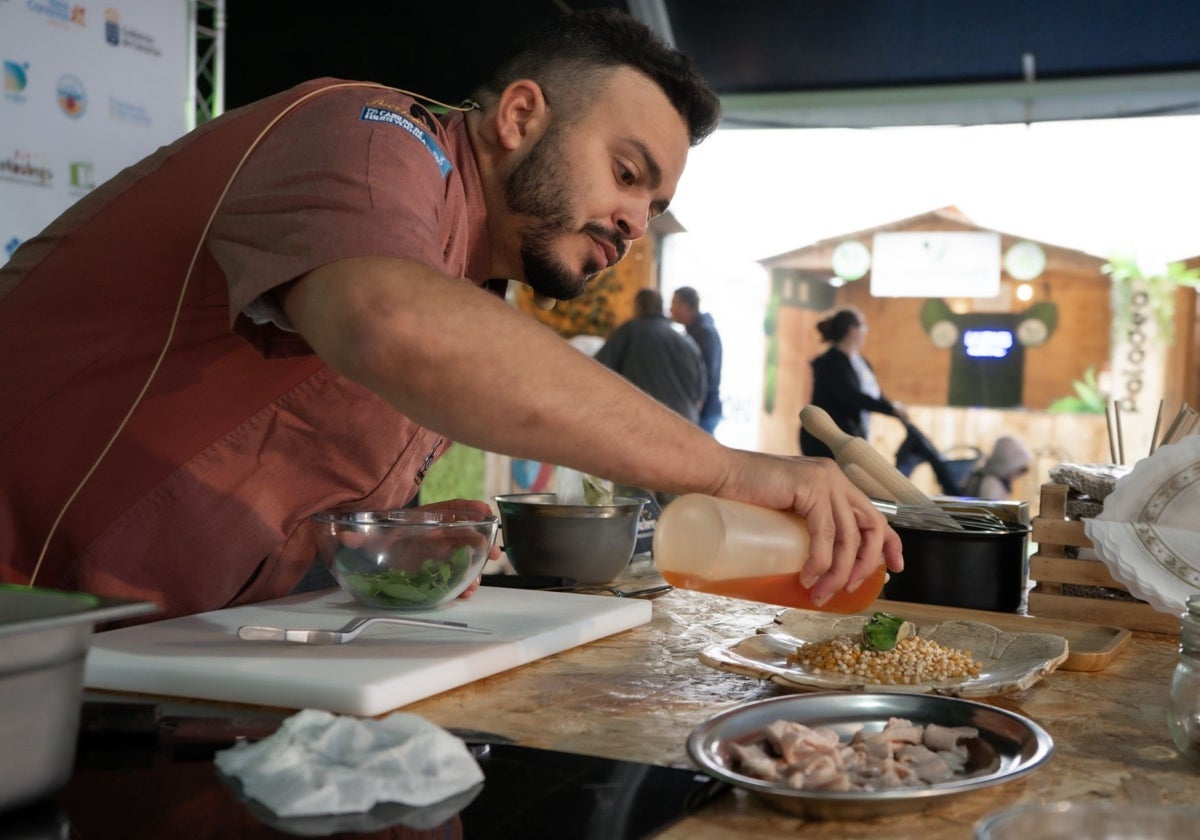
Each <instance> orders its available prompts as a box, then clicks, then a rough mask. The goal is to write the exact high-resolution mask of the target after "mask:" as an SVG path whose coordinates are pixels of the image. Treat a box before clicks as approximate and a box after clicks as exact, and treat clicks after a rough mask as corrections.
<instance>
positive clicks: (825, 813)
mask: <svg viewBox="0 0 1200 840" xmlns="http://www.w3.org/2000/svg"><path fill="white" fill-rule="evenodd" d="M892 717H901V718H907V719H908V720H910V721H912V722H913V723H917V724H922V725H927V724H930V723H937V724H940V725H942V726H974V727H975V728H976V729H978V730H979V737H980V738H982V739H984V740H985V741H986V742H987V743H988V744H989V745H990V746H991V747H992V749H993V750H994V751H995V754H996V761H995V762H994V763H993V765H992V766H991V767H989V768H987V769H986V770H983V771H981V772H979V773H978V775H973V776H967V777H964V778H960V779H954V780H952V781H948V782H941V783H938V784H933V785H928V786H923V787H913V788H900V789H895V790H882V791H847V792H842V791H810V790H794V789H792V788H788V787H784V786H782V785H778V784H774V783H772V782H766V781H763V780H761V779H755V778H753V777H751V776H744V775H742V774H740V773H735V772H734V771H733V770H732V769H731V768H730V762H729V744H730V743H731V742H735V741H736V742H744V741H749V740H753V739H754V738H755V737H756V736H757V735H758V734H759V733H760V732H761V731H762V730H763V729H764V728H765V727H766V726H767V725H768V724H770V723H772V722H774V721H776V720H789V721H796V722H798V723H803V724H804V725H805V726H813V727H816V726H827V727H829V728H831V729H833V730H835V731H836V732H837V733H838V734H839V735H840V736H841V737H842V739H843V740H846V739H848V738H849V737H850V736H851V735H853V734H854V733H855V732H856V731H858V730H859V729H869V730H879V729H883V727H884V725H885V724H886V723H887V721H888V719H889V718H892ZM687 749H688V754H689V755H691V757H692V760H693V761H694V762H695V763H696V764H697V766H699V767H700V769H701V770H703V771H704V772H705V773H707V774H709V775H710V776H713V777H715V778H717V779H721V780H722V781H725V782H728V783H729V784H732V785H736V786H737V787H740V788H744V789H746V790H749V791H751V792H753V793H755V794H758V795H759V796H761V797H763V798H764V799H766V800H767V801H769V802H770V803H771V804H773V805H775V806H777V807H779V808H781V809H783V810H785V811H788V812H790V813H793V814H799V815H801V816H804V817H809V818H817V819H865V818H869V817H875V816H880V815H884V814H895V813H901V812H905V811H921V810H925V809H926V808H930V807H933V806H935V805H937V804H939V803H940V802H942V801H943V800H945V799H947V798H949V797H954V796H961V795H964V794H969V793H972V792H975V791H979V790H982V789H985V788H989V787H992V786H994V785H999V784H1003V783H1005V782H1010V781H1012V780H1014V779H1018V778H1020V777H1021V776H1024V775H1026V774H1028V773H1031V772H1033V771H1034V770H1036V769H1037V768H1038V767H1040V766H1041V765H1042V764H1043V763H1045V762H1046V761H1047V760H1048V759H1049V758H1050V756H1051V754H1052V753H1053V751H1054V741H1053V740H1052V739H1051V737H1050V735H1049V733H1047V732H1046V730H1044V729H1042V727H1040V726H1038V725H1037V724H1036V723H1034V722H1033V721H1031V720H1029V719H1028V718H1025V717H1022V716H1021V715H1018V714H1015V713H1013V712H1008V711H1005V710H1003V709H998V708H996V707H994V706H989V705H987V704H985V703H977V702H974V701H971V700H962V699H960V698H957V697H939V696H936V695H924V694H891V693H879V694H846V693H821V694H807V695H803V696H792V697H773V698H770V699H768V700H760V701H757V702H754V703H748V704H746V705H744V706H739V707H738V708H736V709H731V710H729V711H727V712H722V713H720V714H718V715H714V716H713V717H711V718H709V719H708V720H706V721H705V722H704V723H702V724H700V725H699V726H697V727H696V728H695V729H693V730H692V733H691V734H690V735H689V736H688V741H687Z"/></svg>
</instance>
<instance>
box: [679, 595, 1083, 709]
mask: <svg viewBox="0 0 1200 840" xmlns="http://www.w3.org/2000/svg"><path fill="white" fill-rule="evenodd" d="M866 622H867V616H863V615H830V614H828V613H820V612H813V611H810V610H786V611H784V612H782V613H780V614H779V616H778V617H777V618H776V619H775V623H774V624H770V625H768V626H766V627H761V628H759V631H758V633H757V634H755V635H754V636H751V637H749V638H747V639H739V640H735V641H732V642H724V643H722V644H717V645H712V646H710V647H708V648H705V649H704V650H703V651H701V652H700V661H701V662H704V663H705V664H706V665H710V666H712V667H713V668H717V669H719V670H722V671H731V672H733V673H735V674H745V675H747V676H751V677H758V678H759V679H764V680H771V681H772V682H775V683H777V684H778V685H780V686H782V687H784V688H787V689H791V690H793V691H887V692H904V693H909V694H944V695H949V696H955V697H989V696H994V695H998V694H1009V693H1011V692H1014V691H1023V690H1025V689H1026V688H1028V687H1029V686H1031V685H1033V684H1034V683H1036V682H1037V681H1038V680H1040V679H1041V678H1042V677H1044V676H1046V674H1049V673H1050V672H1052V671H1054V670H1055V669H1056V668H1057V667H1058V666H1059V665H1061V664H1062V663H1063V662H1064V661H1066V658H1067V653H1068V649H1067V640H1066V639H1064V638H1063V637H1062V636H1055V635H1052V634H1050V633H1011V632H1008V631H1005V630H1000V629H999V628H996V627H993V626H991V625H990V624H983V623H980V622H976V621H942V622H938V623H936V624H921V623H919V622H918V623H916V627H917V634H918V635H920V636H924V637H925V638H927V639H932V640H933V641H935V642H937V643H939V644H941V645H945V646H946V647H952V648H957V649H959V650H969V651H971V655H972V657H973V658H974V659H975V660H976V661H978V662H980V663H981V664H982V665H983V670H982V671H981V672H980V674H979V675H978V676H975V677H963V678H958V679H952V680H936V681H930V682H925V683H919V684H914V685H874V684H871V683H869V682H867V681H865V680H864V679H863V678H862V677H855V676H851V675H848V674H833V673H829V672H821V673H815V672H813V671H810V670H808V669H806V668H804V667H802V666H800V665H795V664H791V663H789V662H788V661H787V657H788V654H791V653H794V652H795V650H796V648H797V647H798V646H799V645H801V644H805V643H809V642H819V641H822V640H824V639H830V638H833V637H835V636H847V635H857V634H859V633H861V632H862V628H863V625H864V624H866Z"/></svg>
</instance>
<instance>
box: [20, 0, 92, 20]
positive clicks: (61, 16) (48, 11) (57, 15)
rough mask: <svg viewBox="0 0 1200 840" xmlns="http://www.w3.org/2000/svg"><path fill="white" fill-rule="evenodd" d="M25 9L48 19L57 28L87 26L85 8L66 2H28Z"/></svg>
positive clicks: (55, 0)
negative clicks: (57, 26)
mask: <svg viewBox="0 0 1200 840" xmlns="http://www.w3.org/2000/svg"><path fill="white" fill-rule="evenodd" d="M26 5H27V7H28V8H29V11H31V12H33V13H34V14H35V15H42V16H43V17H46V18H49V19H50V22H51V23H54V24H57V25H59V26H63V25H74V26H87V7H86V6H81V5H80V4H78V3H68V2H66V0H28V2H27V4H26Z"/></svg>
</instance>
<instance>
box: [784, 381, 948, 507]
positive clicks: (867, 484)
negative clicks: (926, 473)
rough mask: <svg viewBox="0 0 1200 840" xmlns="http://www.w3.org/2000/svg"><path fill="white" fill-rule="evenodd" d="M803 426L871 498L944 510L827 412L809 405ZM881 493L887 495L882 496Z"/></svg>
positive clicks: (802, 420)
mask: <svg viewBox="0 0 1200 840" xmlns="http://www.w3.org/2000/svg"><path fill="white" fill-rule="evenodd" d="M800 424H801V425H802V426H803V427H804V428H805V429H806V430H807V431H808V433H809V434H810V435H812V436H813V437H815V438H816V439H817V440H819V441H821V442H822V443H824V444H825V445H826V446H828V447H829V448H830V450H832V452H833V459H834V460H835V461H837V463H838V466H840V467H841V468H842V472H844V473H845V474H846V478H848V479H850V481H851V482H853V484H854V486H855V487H857V488H858V489H859V490H861V491H863V492H864V493H866V494H867V495H868V496H873V497H874V498H877V499H878V498H883V499H885V500H886V501H890V502H898V503H900V504H902V505H920V506H922V507H930V508H934V509H935V510H941V508H939V507H938V506H937V505H936V504H934V502H933V500H932V499H930V498H929V497H928V496H926V495H925V494H924V493H922V492H921V488H919V487H917V486H916V485H915V484H913V483H912V482H911V481H909V480H908V479H907V478H905V477H904V475H902V474H901V473H900V471H899V470H897V469H896V468H895V467H893V466H892V465H891V464H889V463H888V462H887V459H885V458H884V457H883V456H882V455H880V454H879V453H878V452H876V451H875V450H874V449H873V448H872V447H871V444H869V443H867V442H866V441H865V440H863V439H862V438H860V437H855V436H854V435H848V434H846V433H845V432H843V431H842V430H841V429H839V428H838V425H837V424H836V423H834V422H833V418H832V417H830V416H829V414H828V413H826V411H825V409H823V408H817V406H815V405H806V406H805V407H804V408H803V409H801V410H800ZM881 492H882V493H885V494H886V495H885V496H880V495H879V493H881Z"/></svg>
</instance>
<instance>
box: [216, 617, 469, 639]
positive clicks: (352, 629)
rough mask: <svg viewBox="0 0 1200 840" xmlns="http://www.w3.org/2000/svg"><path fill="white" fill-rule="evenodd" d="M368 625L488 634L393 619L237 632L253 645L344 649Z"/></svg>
mask: <svg viewBox="0 0 1200 840" xmlns="http://www.w3.org/2000/svg"><path fill="white" fill-rule="evenodd" d="M372 624H402V625H405V626H409V627H427V628H433V629H436V630H457V631H459V632H461V633H488V634H490V633H491V632H492V631H491V630H483V629H481V628H478V627H471V626H470V625H467V624H463V623H462V622H461V621H434V620H433V619H430V618H393V617H390V616H381V615H373V616H360V617H358V618H355V619H352V620H351V621H349V622H347V623H346V624H345V625H343V626H342V627H340V628H338V629H337V630H320V629H306V630H289V629H287V628H285V627H263V626H259V625H254V624H243V625H242V626H241V627H239V628H238V638H239V639H248V640H250V641H255V642H295V643H297V644H302V645H344V644H345V643H346V642H350V641H353V640H354V639H355V638H356V637H357V636H358V634H359V633H361V632H362V631H363V630H365V629H366V628H367V627H368V626H370V625H372Z"/></svg>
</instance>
